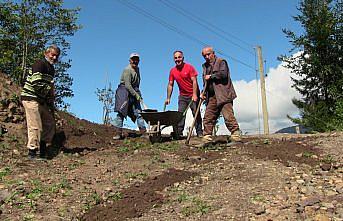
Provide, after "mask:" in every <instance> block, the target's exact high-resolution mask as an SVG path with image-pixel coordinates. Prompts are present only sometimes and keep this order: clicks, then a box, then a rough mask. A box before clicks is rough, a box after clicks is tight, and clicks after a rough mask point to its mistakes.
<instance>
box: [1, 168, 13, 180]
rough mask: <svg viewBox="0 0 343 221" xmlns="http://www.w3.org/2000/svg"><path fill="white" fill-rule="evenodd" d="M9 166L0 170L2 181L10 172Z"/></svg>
mask: <svg viewBox="0 0 343 221" xmlns="http://www.w3.org/2000/svg"><path fill="white" fill-rule="evenodd" d="M11 172H12V171H11V168H10V167H4V168H2V169H1V170H0V181H3V178H4V177H5V176H7V175H9V174H10V173H11Z"/></svg>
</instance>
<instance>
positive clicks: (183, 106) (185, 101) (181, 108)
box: [174, 95, 202, 136]
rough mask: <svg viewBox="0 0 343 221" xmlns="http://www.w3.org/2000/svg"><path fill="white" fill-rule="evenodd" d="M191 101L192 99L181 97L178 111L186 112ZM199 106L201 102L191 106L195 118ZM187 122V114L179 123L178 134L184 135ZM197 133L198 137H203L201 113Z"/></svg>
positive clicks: (197, 121)
mask: <svg viewBox="0 0 343 221" xmlns="http://www.w3.org/2000/svg"><path fill="white" fill-rule="evenodd" d="M191 100H192V97H186V96H182V95H180V96H179V101H178V111H180V112H184V111H185V110H186V108H187V107H188V105H189V103H190V102H191ZM198 104H199V101H197V102H192V104H191V106H190V108H191V110H192V113H193V117H194V116H195V112H196V110H197V107H198ZM185 120H186V114H185V116H184V117H183V118H182V120H181V121H180V122H179V124H178V125H177V129H176V130H177V131H176V133H177V134H178V135H182V132H183V129H184V127H185ZM174 131H175V130H174ZM195 131H196V132H197V135H198V136H199V135H201V136H202V119H201V115H200V113H198V116H197V118H196V122H195Z"/></svg>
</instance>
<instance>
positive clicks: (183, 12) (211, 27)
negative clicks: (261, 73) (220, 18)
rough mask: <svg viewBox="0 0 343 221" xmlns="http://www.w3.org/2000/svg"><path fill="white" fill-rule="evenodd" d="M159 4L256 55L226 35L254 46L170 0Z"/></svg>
mask: <svg viewBox="0 0 343 221" xmlns="http://www.w3.org/2000/svg"><path fill="white" fill-rule="evenodd" d="M158 1H159V2H161V3H162V4H164V5H165V6H167V7H169V8H171V9H173V10H175V11H176V12H178V13H179V14H181V15H183V16H185V17H187V18H189V19H190V20H192V21H193V22H195V23H197V24H198V25H200V26H202V27H204V28H206V29H207V30H209V31H211V32H213V33H214V34H216V35H217V36H219V37H221V38H223V39H224V40H226V41H227V42H229V43H231V44H233V45H235V46H237V47H238V48H240V49H242V50H244V51H246V52H248V53H250V54H252V55H254V53H253V52H252V51H251V49H247V48H245V47H242V46H241V45H239V44H237V43H235V42H234V41H232V40H230V39H229V38H227V37H226V36H225V35H228V36H231V37H232V38H234V39H236V40H238V41H240V42H241V43H244V44H246V45H248V46H249V47H251V48H253V46H252V45H250V44H249V43H246V42H245V41H243V40H241V39H240V38H238V37H236V36H234V35H232V34H230V33H228V32H226V31H224V30H222V29H220V28H219V27H217V26H215V25H214V24H211V23H210V22H208V21H206V20H204V19H202V18H200V17H198V16H196V15H194V14H193V13H191V12H189V11H186V10H185V9H183V8H181V7H180V6H175V4H174V3H171V2H170V1H168V0H158ZM220 32H221V33H224V34H225V35H223V34H221V33H220Z"/></svg>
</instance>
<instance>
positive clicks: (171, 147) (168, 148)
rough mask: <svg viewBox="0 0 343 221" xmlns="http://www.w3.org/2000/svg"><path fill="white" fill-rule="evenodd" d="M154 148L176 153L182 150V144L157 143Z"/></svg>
mask: <svg viewBox="0 0 343 221" xmlns="http://www.w3.org/2000/svg"><path fill="white" fill-rule="evenodd" d="M152 147H154V148H157V149H160V150H164V151H176V150H178V149H179V148H180V144H179V143H177V142H169V143H155V144H153V145H152Z"/></svg>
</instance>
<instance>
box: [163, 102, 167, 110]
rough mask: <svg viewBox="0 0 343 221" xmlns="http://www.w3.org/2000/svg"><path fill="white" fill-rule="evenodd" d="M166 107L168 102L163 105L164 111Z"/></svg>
mask: <svg viewBox="0 0 343 221" xmlns="http://www.w3.org/2000/svg"><path fill="white" fill-rule="evenodd" d="M166 107H167V104H166V103H164V105H163V112H165V111H166Z"/></svg>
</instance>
